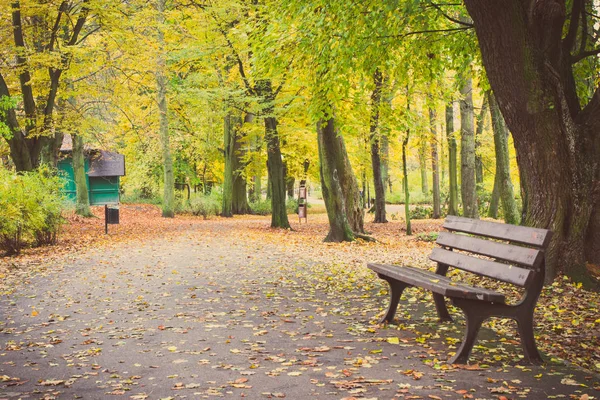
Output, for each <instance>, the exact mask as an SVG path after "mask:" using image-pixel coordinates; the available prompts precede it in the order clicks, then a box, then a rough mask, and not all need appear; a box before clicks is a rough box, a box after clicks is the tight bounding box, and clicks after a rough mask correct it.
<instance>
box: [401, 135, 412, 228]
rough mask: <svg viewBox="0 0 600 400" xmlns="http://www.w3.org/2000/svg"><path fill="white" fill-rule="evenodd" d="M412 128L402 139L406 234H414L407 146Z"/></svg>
mask: <svg viewBox="0 0 600 400" xmlns="http://www.w3.org/2000/svg"><path fill="white" fill-rule="evenodd" d="M409 136H410V129H407V130H406V137H405V138H404V140H403V141H402V176H403V179H404V217H405V219H406V234H407V235H412V227H411V223H410V192H409V190H408V169H407V167H406V148H407V147H408V138H409Z"/></svg>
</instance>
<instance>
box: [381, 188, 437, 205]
mask: <svg viewBox="0 0 600 400" xmlns="http://www.w3.org/2000/svg"><path fill="white" fill-rule="evenodd" d="M409 196H410V198H409V200H410V204H431V203H432V202H433V195H432V194H431V193H429V194H424V193H423V192H421V191H420V190H419V191H415V192H410V193H409ZM385 202H386V203H387V204H404V192H393V193H386V195H385Z"/></svg>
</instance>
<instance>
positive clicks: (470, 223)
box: [444, 215, 551, 248]
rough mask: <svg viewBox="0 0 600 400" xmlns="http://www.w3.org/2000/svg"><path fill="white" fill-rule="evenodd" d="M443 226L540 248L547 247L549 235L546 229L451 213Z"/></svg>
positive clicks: (452, 229)
mask: <svg viewBox="0 0 600 400" xmlns="http://www.w3.org/2000/svg"><path fill="white" fill-rule="evenodd" d="M444 228H446V229H448V230H449V231H458V232H465V233H471V234H474V235H480V236H487V237H490V238H494V239H500V240H507V241H509V242H514V243H521V244H525V245H529V246H536V247H542V248H545V247H547V245H548V243H549V242H550V237H551V232H550V231H548V230H546V229H539V228H530V227H526V226H517V225H509V224H502V223H499V222H490V221H482V220H474V219H470V218H464V217H456V216H453V215H449V216H448V217H447V218H446V221H445V223H444Z"/></svg>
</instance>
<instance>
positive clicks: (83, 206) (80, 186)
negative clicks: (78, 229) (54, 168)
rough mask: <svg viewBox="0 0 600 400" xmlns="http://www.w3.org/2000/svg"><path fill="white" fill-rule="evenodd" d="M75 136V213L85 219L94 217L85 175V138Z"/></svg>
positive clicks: (73, 155) (73, 153)
mask: <svg viewBox="0 0 600 400" xmlns="http://www.w3.org/2000/svg"><path fill="white" fill-rule="evenodd" d="M72 136H73V152H72V153H71V154H72V157H73V158H72V159H73V175H74V179H75V213H77V214H78V215H81V216H83V217H92V216H93V215H94V214H92V211H91V210H90V198H89V193H88V184H87V178H86V175H85V157H84V154H83V138H82V137H81V136H79V135H72Z"/></svg>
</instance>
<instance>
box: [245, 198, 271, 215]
mask: <svg viewBox="0 0 600 400" xmlns="http://www.w3.org/2000/svg"><path fill="white" fill-rule="evenodd" d="M250 211H251V212H252V214H255V215H269V214H271V199H267V200H260V201H255V202H252V203H250Z"/></svg>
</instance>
